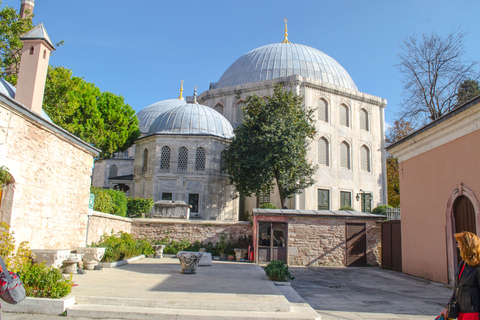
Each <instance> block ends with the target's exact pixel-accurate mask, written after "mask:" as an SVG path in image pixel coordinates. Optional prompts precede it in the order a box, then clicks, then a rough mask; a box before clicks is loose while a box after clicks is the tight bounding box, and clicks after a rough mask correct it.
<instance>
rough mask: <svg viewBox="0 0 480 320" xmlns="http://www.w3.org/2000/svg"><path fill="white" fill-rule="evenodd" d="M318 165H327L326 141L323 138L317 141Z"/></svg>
mask: <svg viewBox="0 0 480 320" xmlns="http://www.w3.org/2000/svg"><path fill="white" fill-rule="evenodd" d="M318 163H319V164H321V165H324V166H328V165H329V154H328V140H327V139H325V138H324V137H322V138H320V139H318Z"/></svg>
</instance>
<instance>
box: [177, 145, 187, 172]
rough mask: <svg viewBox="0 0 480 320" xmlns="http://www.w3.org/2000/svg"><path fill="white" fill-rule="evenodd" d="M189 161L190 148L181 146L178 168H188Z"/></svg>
mask: <svg viewBox="0 0 480 320" xmlns="http://www.w3.org/2000/svg"><path fill="white" fill-rule="evenodd" d="M187 163H188V150H187V148H185V147H181V148H180V149H179V150H178V170H187Z"/></svg>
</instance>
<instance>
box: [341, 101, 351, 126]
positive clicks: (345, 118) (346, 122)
mask: <svg viewBox="0 0 480 320" xmlns="http://www.w3.org/2000/svg"><path fill="white" fill-rule="evenodd" d="M339 112H340V125H342V126H346V127H350V117H349V112H348V107H347V106H346V105H344V104H342V105H340V110H339Z"/></svg>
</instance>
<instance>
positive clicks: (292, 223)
mask: <svg viewBox="0 0 480 320" xmlns="http://www.w3.org/2000/svg"><path fill="white" fill-rule="evenodd" d="M349 222H365V223H366V226H367V264H368V265H379V264H380V253H379V252H380V246H381V227H380V224H379V223H378V222H377V221H374V220H367V221H364V220H363V221H353V220H352V221H350V220H349ZM345 231H346V230H345V219H332V218H318V217H317V218H310V217H295V216H293V217H291V218H290V219H289V221H288V253H289V264H291V265H305V266H343V265H345V261H346V256H345V254H346V239H345V237H346V232H345Z"/></svg>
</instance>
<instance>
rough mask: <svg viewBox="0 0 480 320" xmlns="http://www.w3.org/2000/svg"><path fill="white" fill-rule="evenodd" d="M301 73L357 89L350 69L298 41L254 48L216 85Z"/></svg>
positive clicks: (256, 80) (234, 84) (230, 84)
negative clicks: (349, 72) (348, 70)
mask: <svg viewBox="0 0 480 320" xmlns="http://www.w3.org/2000/svg"><path fill="white" fill-rule="evenodd" d="M292 75H299V76H302V77H305V78H311V79H315V80H320V81H323V82H327V83H330V84H333V85H335V86H338V87H342V88H346V89H351V90H354V91H358V89H357V86H356V85H355V83H354V82H353V80H352V78H351V77H350V75H349V74H348V72H347V71H346V70H345V69H344V68H343V67H342V66H341V65H340V64H339V63H338V62H337V61H335V60H334V59H333V58H332V57H330V56H329V55H327V54H325V53H323V52H322V51H320V50H317V49H315V48H312V47H309V46H305V45H301V44H295V43H274V44H269V45H266V46H262V47H259V48H257V49H254V50H252V51H250V52H248V53H246V54H244V55H243V56H241V57H240V58H239V59H238V60H237V61H235V62H234V63H233V64H232V65H231V66H230V67H229V68H228V69H227V71H225V73H224V74H223V75H222V77H221V78H220V80H218V82H217V84H216V86H215V88H224V87H230V86H236V85H239V84H244V83H250V82H258V81H265V80H271V79H277V78H283V77H288V76H292Z"/></svg>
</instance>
